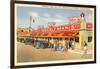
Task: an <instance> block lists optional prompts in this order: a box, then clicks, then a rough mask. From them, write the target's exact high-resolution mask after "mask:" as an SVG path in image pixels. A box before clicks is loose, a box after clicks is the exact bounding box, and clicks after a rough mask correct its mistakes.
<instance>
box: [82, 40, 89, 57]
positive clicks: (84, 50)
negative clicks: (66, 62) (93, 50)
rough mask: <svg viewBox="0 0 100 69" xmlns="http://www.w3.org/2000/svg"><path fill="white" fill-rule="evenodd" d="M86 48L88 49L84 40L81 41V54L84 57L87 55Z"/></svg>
mask: <svg viewBox="0 0 100 69" xmlns="http://www.w3.org/2000/svg"><path fill="white" fill-rule="evenodd" d="M87 50H88V48H87V43H86V41H84V42H83V55H82V57H84V58H86V56H87Z"/></svg>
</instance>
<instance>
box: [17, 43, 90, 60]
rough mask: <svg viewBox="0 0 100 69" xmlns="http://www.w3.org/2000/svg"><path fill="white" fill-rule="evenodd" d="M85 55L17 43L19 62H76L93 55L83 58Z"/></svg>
mask: <svg viewBox="0 0 100 69" xmlns="http://www.w3.org/2000/svg"><path fill="white" fill-rule="evenodd" d="M82 55H83V54H80V53H76V52H74V51H72V50H69V51H67V52H61V51H52V50H51V49H50V48H46V49H36V48H34V47H33V46H32V45H25V44H24V43H20V42H18V43H17V62H33V61H34V62H35V61H52V60H72V59H74V60H76V59H87V58H91V54H89V55H87V57H85V58H84V57H82Z"/></svg>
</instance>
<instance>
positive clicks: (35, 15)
mask: <svg viewBox="0 0 100 69" xmlns="http://www.w3.org/2000/svg"><path fill="white" fill-rule="evenodd" d="M30 16H33V17H39V14H38V13H36V12H31V14H30Z"/></svg>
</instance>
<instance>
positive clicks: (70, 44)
mask: <svg viewBox="0 0 100 69" xmlns="http://www.w3.org/2000/svg"><path fill="white" fill-rule="evenodd" d="M71 46H72V40H69V49H70V48H71Z"/></svg>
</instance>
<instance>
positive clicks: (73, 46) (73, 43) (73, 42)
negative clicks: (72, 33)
mask: <svg viewBox="0 0 100 69" xmlns="http://www.w3.org/2000/svg"><path fill="white" fill-rule="evenodd" d="M71 48H72V50H74V48H75V41H74V40H73V41H72V46H71Z"/></svg>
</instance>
